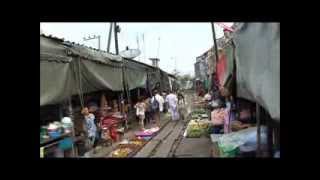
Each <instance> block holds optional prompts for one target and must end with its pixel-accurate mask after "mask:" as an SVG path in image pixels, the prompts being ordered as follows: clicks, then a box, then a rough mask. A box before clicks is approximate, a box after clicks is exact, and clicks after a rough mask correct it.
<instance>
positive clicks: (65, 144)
mask: <svg viewBox="0 0 320 180" xmlns="http://www.w3.org/2000/svg"><path fill="white" fill-rule="evenodd" d="M72 144H73V142H72V139H71V138H65V139H63V140H61V141H60V142H59V148H60V149H61V150H68V149H71V148H72Z"/></svg>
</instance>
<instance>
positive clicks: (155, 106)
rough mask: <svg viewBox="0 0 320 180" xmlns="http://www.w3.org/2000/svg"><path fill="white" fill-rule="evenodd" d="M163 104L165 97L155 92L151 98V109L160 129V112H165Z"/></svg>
mask: <svg viewBox="0 0 320 180" xmlns="http://www.w3.org/2000/svg"><path fill="white" fill-rule="evenodd" d="M155 101H156V102H155ZM163 103H164V99H163V97H162V96H160V94H159V92H158V91H157V90H154V91H153V94H152V98H151V109H152V114H153V119H154V120H155V121H156V124H157V126H158V127H160V112H162V111H163Z"/></svg>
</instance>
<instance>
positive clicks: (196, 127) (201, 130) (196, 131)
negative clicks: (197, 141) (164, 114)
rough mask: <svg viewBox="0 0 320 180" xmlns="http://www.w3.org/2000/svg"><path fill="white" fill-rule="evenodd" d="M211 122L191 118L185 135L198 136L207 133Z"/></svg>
mask: <svg viewBox="0 0 320 180" xmlns="http://www.w3.org/2000/svg"><path fill="white" fill-rule="evenodd" d="M210 124H211V122H210V121H208V120H191V121H190V122H189V124H188V126H187V130H186V137H189V138H199V137H201V136H202V135H208V130H209V128H210Z"/></svg>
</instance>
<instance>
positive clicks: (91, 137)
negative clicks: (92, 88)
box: [81, 107, 97, 149]
mask: <svg viewBox="0 0 320 180" xmlns="http://www.w3.org/2000/svg"><path fill="white" fill-rule="evenodd" d="M81 114H83V115H84V118H85V122H86V127H87V132H88V141H89V143H88V145H89V148H90V149H91V148H92V147H93V145H94V142H95V140H96V135H97V127H96V125H95V123H94V119H95V117H94V115H93V114H92V113H89V109H88V108H87V107H84V108H83V109H82V111H81Z"/></svg>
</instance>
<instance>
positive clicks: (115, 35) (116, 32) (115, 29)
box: [114, 23, 120, 55]
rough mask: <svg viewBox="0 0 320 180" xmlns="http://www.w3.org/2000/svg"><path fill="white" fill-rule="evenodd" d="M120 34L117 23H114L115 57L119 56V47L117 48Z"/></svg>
mask: <svg viewBox="0 0 320 180" xmlns="http://www.w3.org/2000/svg"><path fill="white" fill-rule="evenodd" d="M119 32H120V27H119V26H118V25H117V23H114V38H115V46H116V55H118V54H119V46H118V33H119Z"/></svg>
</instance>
